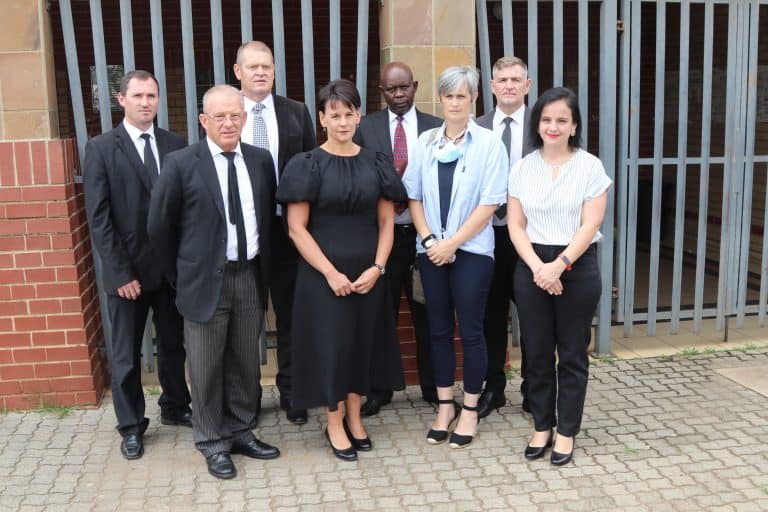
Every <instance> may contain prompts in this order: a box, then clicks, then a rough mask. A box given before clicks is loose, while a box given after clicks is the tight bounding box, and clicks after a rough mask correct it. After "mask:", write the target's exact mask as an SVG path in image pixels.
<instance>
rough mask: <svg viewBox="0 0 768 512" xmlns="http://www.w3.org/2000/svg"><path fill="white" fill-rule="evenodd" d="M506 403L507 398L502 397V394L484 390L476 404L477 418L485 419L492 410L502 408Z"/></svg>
mask: <svg viewBox="0 0 768 512" xmlns="http://www.w3.org/2000/svg"><path fill="white" fill-rule="evenodd" d="M506 403H507V397H506V396H504V392H503V391H502V392H498V391H492V390H489V389H486V390H485V391H483V394H482V395H480V400H478V402H477V417H478V418H481V419H482V418H485V417H486V416H488V415H489V414H491V412H493V411H494V409H499V408H501V407H504V406H505V405H506Z"/></svg>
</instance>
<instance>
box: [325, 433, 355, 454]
mask: <svg viewBox="0 0 768 512" xmlns="http://www.w3.org/2000/svg"><path fill="white" fill-rule="evenodd" d="M325 438H326V439H327V440H328V444H329V445H330V447H331V450H333V454H334V455H335V456H336V458H337V459H341V460H343V461H347V462H352V461H355V460H357V450H355V446H354V445H352V446H350V447H349V448H344V449H342V450H339V449H338V448H336V447H335V446H333V443H332V442H331V436H329V435H328V429H327V428H326V429H325ZM350 443H351V441H350Z"/></svg>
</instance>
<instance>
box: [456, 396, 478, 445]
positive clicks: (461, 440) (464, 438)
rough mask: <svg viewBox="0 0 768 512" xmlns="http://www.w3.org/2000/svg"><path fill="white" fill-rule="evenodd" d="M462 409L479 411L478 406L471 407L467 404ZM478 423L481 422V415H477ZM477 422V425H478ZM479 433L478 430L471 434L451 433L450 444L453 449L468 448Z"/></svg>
mask: <svg viewBox="0 0 768 512" xmlns="http://www.w3.org/2000/svg"><path fill="white" fill-rule="evenodd" d="M461 407H462V409H465V410H467V411H473V412H477V407H470V406H468V405H467V404H464V405H462V406H461ZM477 423H480V416H478V417H477ZM477 423H476V424H475V425H477ZM476 435H477V430H475V433H474V434H472V435H471V436H470V435H468V434H457V433H456V432H454V433H452V434H451V441H450V443H449V446H450V447H451V448H453V449H459V448H466V447H467V446H469V445H470V444H471V443H472V440H473V439H474V438H475V436H476Z"/></svg>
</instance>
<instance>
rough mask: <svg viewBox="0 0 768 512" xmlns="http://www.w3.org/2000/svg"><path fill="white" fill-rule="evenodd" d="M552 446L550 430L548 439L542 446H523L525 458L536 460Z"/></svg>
mask: <svg viewBox="0 0 768 512" xmlns="http://www.w3.org/2000/svg"><path fill="white" fill-rule="evenodd" d="M551 446H552V431H550V432H549V439H547V444H545V445H544V446H531V445H528V446H526V447H525V458H526V459H528V460H536V459H540V458H541V457H543V456H544V454H545V453H546V451H547V449H548V448H550V447H551Z"/></svg>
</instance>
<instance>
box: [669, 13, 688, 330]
mask: <svg viewBox="0 0 768 512" xmlns="http://www.w3.org/2000/svg"><path fill="white" fill-rule="evenodd" d="M690 12H691V5H690V0H682V1H681V3H680V66H679V67H680V84H679V88H678V90H679V93H678V98H677V103H678V110H677V158H678V162H677V180H676V181H677V183H676V191H675V245H674V255H673V263H672V322H671V324H670V329H669V330H670V333H672V334H677V333H678V332H679V331H680V296H681V293H682V290H681V288H682V282H683V234H684V231H685V181H686V180H685V178H686V170H687V162H686V160H687V155H688V147H687V144H688V60H689V59H688V46H689V41H688V36H689V34H690V20H689V18H690Z"/></svg>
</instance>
